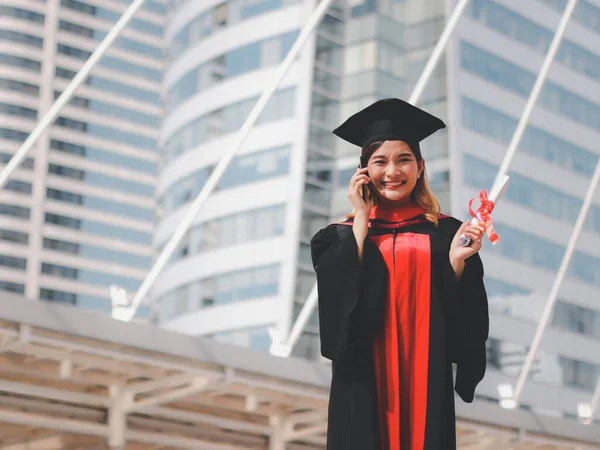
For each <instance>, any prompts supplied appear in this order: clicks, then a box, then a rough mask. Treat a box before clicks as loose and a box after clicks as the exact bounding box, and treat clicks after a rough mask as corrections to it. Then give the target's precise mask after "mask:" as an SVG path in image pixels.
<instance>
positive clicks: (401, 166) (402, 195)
mask: <svg viewBox="0 0 600 450" xmlns="http://www.w3.org/2000/svg"><path fill="white" fill-rule="evenodd" d="M423 164H424V162H423V160H421V161H419V162H417V159H416V158H415V155H414V154H413V152H412V149H411V148H410V146H409V145H408V144H407V143H406V142H404V141H385V142H384V143H383V144H382V145H381V147H379V148H378V149H377V150H375V152H374V153H373V155H371V157H370V158H369V162H368V164H367V168H368V172H369V178H371V182H372V183H373V187H374V188H375V192H376V193H377V195H378V196H379V199H380V201H381V203H383V204H395V205H401V204H404V203H407V202H409V201H410V194H411V192H412V191H413V189H414V188H415V185H416V184H417V177H418V175H419V174H420V172H421V170H422V168H423Z"/></svg>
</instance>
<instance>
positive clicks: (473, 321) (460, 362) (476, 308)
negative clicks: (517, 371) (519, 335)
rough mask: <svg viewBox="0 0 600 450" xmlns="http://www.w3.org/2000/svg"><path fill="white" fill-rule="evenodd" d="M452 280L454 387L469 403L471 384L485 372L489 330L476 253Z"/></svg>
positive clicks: (473, 388)
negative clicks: (456, 345)
mask: <svg viewBox="0 0 600 450" xmlns="http://www.w3.org/2000/svg"><path fill="white" fill-rule="evenodd" d="M452 276H454V272H453V271H452ZM454 283H455V294H456V297H455V308H456V311H457V328H458V333H459V336H458V342H459V344H460V347H459V349H458V352H457V361H456V364H457V372H456V384H455V390H456V392H457V393H458V395H459V396H460V397H461V398H462V399H463V400H464V401H465V402H467V403H471V402H472V401H473V399H474V397H475V388H476V387H477V385H478V384H479V382H480V381H481V380H482V379H483V376H484V375H485V370H486V364H487V355H486V341H487V339H488V333H489V313H488V301H487V294H486V291H485V286H484V284H483V264H482V262H481V258H480V256H479V254H475V255H473V256H471V257H470V258H469V259H467V260H466V261H465V269H464V272H463V275H462V277H461V279H460V281H459V282H458V283H457V282H456V281H455V282H454Z"/></svg>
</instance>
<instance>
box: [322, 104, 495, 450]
mask: <svg viewBox="0 0 600 450" xmlns="http://www.w3.org/2000/svg"><path fill="white" fill-rule="evenodd" d="M444 127H445V125H444V123H443V122H442V121H441V120H440V119H438V118H436V117H434V116H432V115H430V114H428V113H426V112H425V111H423V110H421V109H419V108H416V107H414V106H412V105H410V104H408V103H406V102H403V101H402V100H398V99H386V100H381V101H378V102H376V103H374V104H373V105H371V106H369V107H367V108H365V109H364V110H362V111H360V112H358V113H357V114H355V115H354V116H352V117H350V118H349V119H348V120H347V121H346V122H345V123H344V124H342V125H341V126H340V127H338V128H337V129H336V130H335V131H334V133H335V134H336V135H338V136H339V137H341V138H342V139H345V140H347V141H349V142H351V143H353V144H355V145H358V146H360V147H361V148H362V155H361V165H360V166H359V169H357V171H356V173H355V174H354V175H353V176H352V178H351V180H350V187H349V190H348V197H349V199H350V201H351V202H352V206H353V207H354V214H353V217H351V218H349V220H347V221H346V222H343V223H339V224H332V225H329V226H328V227H326V228H325V229H323V230H321V231H319V232H318V233H317V234H316V235H315V236H314V237H313V239H312V241H311V250H312V259H313V265H314V267H315V270H316V273H317V285H318V293H319V323H320V332H321V352H322V354H323V356H325V357H326V358H328V359H331V361H332V369H333V377H332V383H331V392H330V402H329V419H328V420H329V426H328V436H327V449H328V450H354V449H356V450H359V449H360V450H380V449H384V450H423V449H427V450H442V449H443V450H447V449H455V448H456V433H455V410H454V394H453V390H456V392H457V393H458V395H459V396H460V397H461V398H462V399H463V400H464V401H465V402H472V401H473V397H474V391H475V387H476V386H477V384H478V383H479V382H480V381H481V379H482V378H483V375H484V373H485V366H486V351H485V341H486V340H487V336H488V309H487V296H486V292H485V288H484V285H483V266H482V263H481V259H480V258H479V255H478V253H477V252H478V251H479V249H480V248H481V239H482V237H483V234H484V229H483V228H482V227H481V226H477V225H473V224H471V223H470V222H466V223H464V224H461V223H460V222H459V221H458V220H457V219H454V218H452V217H447V216H443V215H441V214H440V212H439V209H440V207H439V203H438V201H437V200H436V199H435V197H434V196H433V194H432V193H431V191H430V190H429V187H428V184H427V179H426V176H425V161H424V160H423V158H422V156H421V151H420V147H419V143H420V141H422V140H423V139H425V138H426V137H428V136H430V135H431V134H433V133H434V132H435V131H437V130H439V129H441V128H444ZM462 234H464V235H466V236H467V237H469V238H470V239H471V241H472V244H471V246H470V247H462V246H461V244H460V236H461V235H462ZM452 363H456V365H457V371H456V383H454V381H453V371H452Z"/></svg>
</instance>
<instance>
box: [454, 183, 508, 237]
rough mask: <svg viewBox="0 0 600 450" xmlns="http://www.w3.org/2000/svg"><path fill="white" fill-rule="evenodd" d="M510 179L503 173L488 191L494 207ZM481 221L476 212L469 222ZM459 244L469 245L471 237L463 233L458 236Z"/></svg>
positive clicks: (477, 222) (476, 222)
mask: <svg viewBox="0 0 600 450" xmlns="http://www.w3.org/2000/svg"><path fill="white" fill-rule="evenodd" d="M509 180H510V177H509V176H508V175H504V176H503V177H502V179H501V180H500V183H498V185H497V186H494V187H493V188H492V192H490V195H489V196H488V199H489V200H490V201H491V202H492V203H494V209H495V208H496V206H497V205H498V200H500V198H501V197H502V195H503V194H504V192H505V191H506V188H507V187H508V182H509ZM480 222H481V217H480V216H479V213H477V217H474V218H473V219H472V220H471V223H473V224H475V225H477V224H479V223H480ZM460 245H462V246H463V247H468V246H470V245H471V239H469V238H468V237H466V236H465V235H464V234H463V235H462V236H461V237H460Z"/></svg>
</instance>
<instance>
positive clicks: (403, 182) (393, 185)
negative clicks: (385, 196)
mask: <svg viewBox="0 0 600 450" xmlns="http://www.w3.org/2000/svg"><path fill="white" fill-rule="evenodd" d="M381 184H383V185H384V186H385V187H399V186H404V185H405V184H406V181H395V182H393V183H392V182H391V181H383V182H382V183H381Z"/></svg>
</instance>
